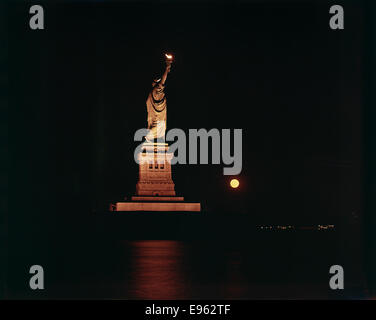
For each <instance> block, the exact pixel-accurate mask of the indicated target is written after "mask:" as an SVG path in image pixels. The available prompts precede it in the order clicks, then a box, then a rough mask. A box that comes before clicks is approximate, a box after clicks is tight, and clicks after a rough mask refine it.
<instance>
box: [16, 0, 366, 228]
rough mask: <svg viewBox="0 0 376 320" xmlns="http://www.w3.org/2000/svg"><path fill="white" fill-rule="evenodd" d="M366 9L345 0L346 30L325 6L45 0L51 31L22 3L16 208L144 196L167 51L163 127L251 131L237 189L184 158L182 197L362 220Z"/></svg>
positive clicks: (71, 214) (29, 218)
mask: <svg viewBox="0 0 376 320" xmlns="http://www.w3.org/2000/svg"><path fill="white" fill-rule="evenodd" d="M363 15H364V12H363V9H362V7H361V6H360V5H359V6H356V5H354V4H353V5H351V4H347V5H346V7H345V30H343V31H333V30H331V29H330V28H329V24H328V23H329V17H330V16H329V5H328V4H327V3H325V2H320V4H317V2H312V3H310V2H306V3H305V4H304V5H303V4H300V5H298V4H296V3H291V4H271V3H270V2H267V3H261V2H256V3H253V4H252V3H242V4H234V3H232V4H227V3H226V2H224V3H222V4H219V3H216V4H214V3H207V4H202V3H201V4H193V3H183V2H182V3H178V4H174V5H172V4H169V3H167V2H161V3H155V4H151V3H144V4H120V3H112V4H103V3H101V2H100V1H98V2H97V3H94V4H93V3H92V4H84V3H81V4H71V5H68V4H60V5H52V4H50V5H45V25H46V29H45V30H43V31H31V30H30V29H29V28H28V16H29V14H28V7H27V6H25V5H22V4H20V5H17V6H12V8H11V16H12V17H14V18H13V19H12V20H11V21H10V28H9V41H10V43H9V53H10V59H11V64H10V68H9V70H10V83H11V99H10V110H11V118H10V120H11V122H12V123H14V124H15V126H13V127H12V128H11V129H10V140H11V142H12V150H11V151H12V157H11V176H12V179H11V181H10V187H11V191H12V192H11V199H10V203H11V204H12V205H11V207H10V209H9V210H10V214H9V216H10V217H11V218H10V219H11V220H12V221H13V222H14V223H16V222H17V221H22V226H24V228H25V229H26V228H27V226H30V225H33V226H34V227H35V228H36V230H39V229H40V230H43V229H44V228H45V226H46V223H47V224H49V226H50V227H51V228H52V226H54V225H55V226H58V225H59V226H60V225H61V224H62V223H63V224H66V225H69V226H70V225H71V221H72V218H74V219H76V221H87V219H88V217H89V216H90V215H92V214H93V213H95V212H103V211H104V210H106V209H107V208H108V204H109V203H110V202H111V201H118V200H121V199H122V198H123V197H124V196H128V197H130V196H132V195H133V194H134V192H135V185H136V182H137V175H138V168H137V165H136V163H135V162H134V161H133V151H134V148H135V147H136V145H137V143H135V142H133V135H134V132H135V131H136V130H137V129H139V128H142V127H145V126H146V106H145V101H146V98H147V95H148V92H149V90H150V88H151V82H152V80H153V79H154V78H155V77H156V76H158V75H161V73H162V72H163V70H164V60H163V53H164V52H166V51H170V52H172V53H173V54H174V55H175V58H176V60H175V62H174V64H173V66H172V71H171V73H170V74H169V76H168V79H167V88H166V92H167V105H168V122H167V125H168V128H181V129H183V130H185V131H186V132H187V131H188V129H189V128H197V129H199V128H206V129H208V130H209V129H211V128H218V129H222V128H241V129H243V171H242V173H241V174H240V175H239V177H238V179H239V180H240V182H241V188H240V189H239V190H230V188H229V184H228V182H229V180H230V178H232V177H226V176H223V174H222V170H223V165H176V166H174V167H173V179H174V182H175V184H176V191H177V194H178V195H181V196H184V197H186V199H187V200H198V201H201V202H202V206H203V209H204V210H206V211H209V212H218V213H219V212H222V213H228V214H231V212H240V213H244V214H246V215H251V216H252V217H254V218H256V219H259V220H260V221H268V222H276V223H279V222H286V223H295V222H301V221H304V222H312V221H314V222H323V223H325V222H327V223H331V222H333V221H334V222H337V221H340V222H343V221H345V222H346V221H351V219H353V218H354V212H355V213H356V214H359V212H360V211H361V187H360V186H361V181H362V175H361V166H360V164H361V161H362V159H361V157H360V154H361V150H362V144H361V117H362V111H361V110H362V105H363V103H364V101H363V100H362V90H363V78H364V64H363V56H364V39H363V37H362V34H363V28H364V25H363ZM12 211H14V213H15V215H14V214H12V213H11V212H12ZM16 220H17V221H16ZM82 223H84V222H82ZM79 226H80V223H78V226H77V228H79Z"/></svg>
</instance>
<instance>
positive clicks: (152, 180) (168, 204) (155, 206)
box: [110, 142, 201, 211]
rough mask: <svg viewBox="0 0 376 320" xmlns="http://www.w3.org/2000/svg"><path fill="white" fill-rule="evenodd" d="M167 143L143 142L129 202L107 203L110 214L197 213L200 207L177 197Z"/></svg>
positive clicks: (170, 155)
mask: <svg viewBox="0 0 376 320" xmlns="http://www.w3.org/2000/svg"><path fill="white" fill-rule="evenodd" d="M172 158H173V154H172V153H169V152H168V144H167V143H147V142H146V143H144V144H143V146H142V149H141V152H140V153H139V154H138V161H139V177H138V182H137V184H136V195H135V196H133V197H132V198H131V201H123V202H117V203H115V204H111V206H110V210H111V211H201V204H200V203H197V202H185V201H184V197H177V196H176V193H175V184H174V182H173V181H172V175H171V159H172Z"/></svg>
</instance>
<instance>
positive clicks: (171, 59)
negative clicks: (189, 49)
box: [165, 53, 174, 68]
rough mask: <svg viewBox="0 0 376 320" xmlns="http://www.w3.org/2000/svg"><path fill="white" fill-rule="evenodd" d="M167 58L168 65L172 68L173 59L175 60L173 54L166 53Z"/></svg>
mask: <svg viewBox="0 0 376 320" xmlns="http://www.w3.org/2000/svg"><path fill="white" fill-rule="evenodd" d="M165 59H166V66H167V67H170V68H171V64H172V61H173V60H174V57H173V55H172V54H169V53H165Z"/></svg>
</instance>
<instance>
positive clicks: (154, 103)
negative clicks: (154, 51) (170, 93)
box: [145, 54, 172, 142]
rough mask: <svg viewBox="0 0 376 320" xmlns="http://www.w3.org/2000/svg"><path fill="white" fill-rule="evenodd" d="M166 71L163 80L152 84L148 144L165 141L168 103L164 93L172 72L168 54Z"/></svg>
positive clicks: (156, 80)
mask: <svg viewBox="0 0 376 320" xmlns="http://www.w3.org/2000/svg"><path fill="white" fill-rule="evenodd" d="M165 56H166V70H165V72H164V73H163V76H162V78H160V79H155V80H154V81H153V83H152V87H153V88H152V90H151V92H150V93H149V95H148V98H147V100H146V108H147V112H148V129H149V132H148V134H147V135H146V137H145V139H146V141H147V142H153V141H154V140H155V139H157V140H158V139H162V140H164V136H165V133H166V121H167V103H166V95H165V92H164V89H165V83H166V79H167V75H168V73H169V72H170V70H171V63H172V55H168V54H166V55H165Z"/></svg>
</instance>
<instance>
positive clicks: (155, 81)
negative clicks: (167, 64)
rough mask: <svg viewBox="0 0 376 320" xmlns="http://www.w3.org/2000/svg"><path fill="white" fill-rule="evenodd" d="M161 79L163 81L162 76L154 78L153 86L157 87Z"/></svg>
mask: <svg viewBox="0 0 376 320" xmlns="http://www.w3.org/2000/svg"><path fill="white" fill-rule="evenodd" d="M160 81H161V78H158V79H154V80H153V83H152V86H153V87H155V86H156V85H157V84H158V83H159V82H160Z"/></svg>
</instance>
